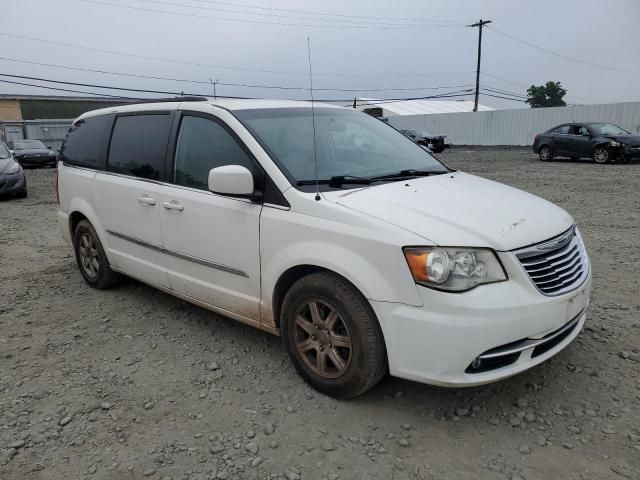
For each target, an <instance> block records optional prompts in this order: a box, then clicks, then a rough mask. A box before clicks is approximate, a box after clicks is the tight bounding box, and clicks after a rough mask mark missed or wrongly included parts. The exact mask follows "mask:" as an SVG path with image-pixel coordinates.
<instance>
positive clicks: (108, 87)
mask: <svg viewBox="0 0 640 480" xmlns="http://www.w3.org/2000/svg"><path fill="white" fill-rule="evenodd" d="M0 76H2V77H9V78H18V79H25V80H35V81H39V82H46V83H54V84H62V85H72V86H80V87H90V88H100V89H106V90H121V91H128V92H137V93H154V94H162V95H176V96H184V95H187V96H198V97H207V96H208V95H207V94H201V93H193V92H184V91H181V92H175V91H165V90H146V89H141V88H128V87H115V86H111V85H100V84H93V83H80V82H67V81H62V80H53V79H50V78H44V77H33V76H27V75H13V74H8V73H0ZM2 81H4V82H5V83H16V84H20V83H19V82H13V81H9V80H2ZM25 85H26V84H25ZM28 86H33V87H38V88H48V89H54V88H53V87H48V86H42V85H34V84H29V85H28ZM55 90H61V91H65V89H62V88H55ZM69 91H71V90H69ZM470 91H471V89H466V90H459V91H452V92H444V93H441V94H437V95H430V96H425V97H406V98H390V99H382V100H380V101H382V102H392V101H393V102H396V101H403V100H424V99H434V98H449V97H455V96H464V95H459V94H460V93H465V92H470ZM75 93H85V94H86V93H89V92H75ZM96 95H101V96H114V95H107V94H96ZM117 98H124V97H120V96H118V97H117ZM222 98H245V99H246V98H252V97H230V96H225V97H222ZM319 101H326V102H349V101H351V99H346V100H344V99H326V100H319Z"/></svg>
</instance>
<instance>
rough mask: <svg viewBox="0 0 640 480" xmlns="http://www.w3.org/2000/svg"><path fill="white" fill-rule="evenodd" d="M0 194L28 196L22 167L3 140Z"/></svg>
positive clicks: (0, 155) (0, 156) (0, 159)
mask: <svg viewBox="0 0 640 480" xmlns="http://www.w3.org/2000/svg"><path fill="white" fill-rule="evenodd" d="M0 195H3V196H4V195H15V196H17V197H26V196H27V180H26V178H25V176H24V172H23V171H22V167H21V166H20V164H19V163H18V162H16V161H15V160H14V159H13V155H11V152H9V149H8V148H7V147H6V145H5V144H4V143H2V142H0Z"/></svg>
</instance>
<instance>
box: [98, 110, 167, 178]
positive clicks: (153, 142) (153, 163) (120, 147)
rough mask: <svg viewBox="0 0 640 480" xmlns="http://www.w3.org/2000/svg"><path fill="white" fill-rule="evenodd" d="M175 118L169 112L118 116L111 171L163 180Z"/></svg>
mask: <svg viewBox="0 0 640 480" xmlns="http://www.w3.org/2000/svg"><path fill="white" fill-rule="evenodd" d="M172 119H173V116H172V115H171V114H169V113H158V114H155V113H149V114H143V115H127V116H121V117H117V118H116V123H115V125H114V127H113V133H112V134H111V144H110V145H109V161H108V167H107V169H108V170H109V171H111V172H116V173H121V174H124V175H131V176H134V177H139V178H146V179H149V180H159V179H160V176H161V172H162V171H163V167H164V160H165V154H166V150H167V143H168V141H169V130H170V129H171V121H172Z"/></svg>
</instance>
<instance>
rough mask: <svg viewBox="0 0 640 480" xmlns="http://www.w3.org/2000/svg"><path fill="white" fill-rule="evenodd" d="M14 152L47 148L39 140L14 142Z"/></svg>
mask: <svg viewBox="0 0 640 480" xmlns="http://www.w3.org/2000/svg"><path fill="white" fill-rule="evenodd" d="M13 148H14V150H29V149H31V148H47V147H46V146H45V145H44V143H42V142H41V141H40V140H16V141H15V142H13Z"/></svg>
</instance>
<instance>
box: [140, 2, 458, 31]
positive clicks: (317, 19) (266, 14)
mask: <svg viewBox="0 0 640 480" xmlns="http://www.w3.org/2000/svg"><path fill="white" fill-rule="evenodd" d="M138 2H144V3H151V4H156V5H167V6H170V7H186V8H194V9H198V10H210V11H216V12H225V13H238V14H242V15H255V16H265V17H277V18H291V19H294V20H303V21H307V22H308V21H313V22H343V23H347V24H360V25H377V26H395V27H401V26H408V27H421V26H427V27H429V26H434V24H421V23H416V22H420V21H421V20H412V21H411V23H407V22H406V21H402V22H401V23H391V22H392V21H391V20H385V21H384V22H382V23H381V22H380V21H376V22H371V21H362V20H350V19H341V18H313V17H311V18H310V17H300V16H297V15H286V14H284V15H283V14H279V13H262V12H246V11H242V10H229V9H228V8H219V7H218V8H216V7H209V6H206V7H205V6H199V5H190V4H187V3H176V2H166V1H162V0H138ZM205 3H209V2H205ZM212 3H213V2H212ZM306 15H311V14H306ZM216 18H217V17H216ZM458 23H462V22H458ZM437 25H438V26H455V25H440V24H439V23H438V24H437ZM460 26H462V25H460ZM329 27H330V25H329Z"/></svg>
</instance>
